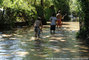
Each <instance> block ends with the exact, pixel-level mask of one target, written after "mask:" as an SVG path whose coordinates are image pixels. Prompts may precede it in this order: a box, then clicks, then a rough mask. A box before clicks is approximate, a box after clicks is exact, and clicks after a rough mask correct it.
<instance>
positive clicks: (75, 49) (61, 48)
mask: <svg viewBox="0 0 89 60" xmlns="http://www.w3.org/2000/svg"><path fill="white" fill-rule="evenodd" d="M78 30H79V22H63V26H62V27H61V28H59V29H57V30H56V33H55V34H50V28H49V25H46V26H44V28H43V32H42V33H41V38H40V39H35V38H34V31H33V28H31V27H24V28H17V29H13V30H11V31H2V32H0V60H52V59H53V58H55V59H54V60H57V59H58V60H61V59H62V58H88V57H89V48H88V47H86V46H85V45H83V44H82V42H80V41H79V40H78V39H76V33H77V32H78Z"/></svg>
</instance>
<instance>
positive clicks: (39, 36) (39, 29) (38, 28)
mask: <svg viewBox="0 0 89 60" xmlns="http://www.w3.org/2000/svg"><path fill="white" fill-rule="evenodd" d="M38 37H39V38H40V28H38Z"/></svg>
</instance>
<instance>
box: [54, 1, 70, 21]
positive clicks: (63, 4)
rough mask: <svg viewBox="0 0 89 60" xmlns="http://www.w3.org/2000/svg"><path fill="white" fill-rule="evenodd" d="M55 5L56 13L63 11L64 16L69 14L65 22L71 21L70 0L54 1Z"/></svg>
mask: <svg viewBox="0 0 89 60" xmlns="http://www.w3.org/2000/svg"><path fill="white" fill-rule="evenodd" d="M53 4H54V5H55V7H56V12H57V11H58V10H59V9H61V13H62V15H64V14H67V16H66V17H65V19H64V20H65V21H68V20H70V19H69V17H68V15H69V14H70V12H69V11H70V8H69V0H53Z"/></svg>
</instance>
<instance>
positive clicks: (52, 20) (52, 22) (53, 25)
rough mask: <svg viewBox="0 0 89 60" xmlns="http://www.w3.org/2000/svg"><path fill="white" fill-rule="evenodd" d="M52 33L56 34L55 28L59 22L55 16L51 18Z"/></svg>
mask: <svg viewBox="0 0 89 60" xmlns="http://www.w3.org/2000/svg"><path fill="white" fill-rule="evenodd" d="M49 20H50V22H51V24H50V33H51V34H52V33H55V27H56V21H57V18H56V17H55V14H53V15H52V16H51V17H50V19H49Z"/></svg>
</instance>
